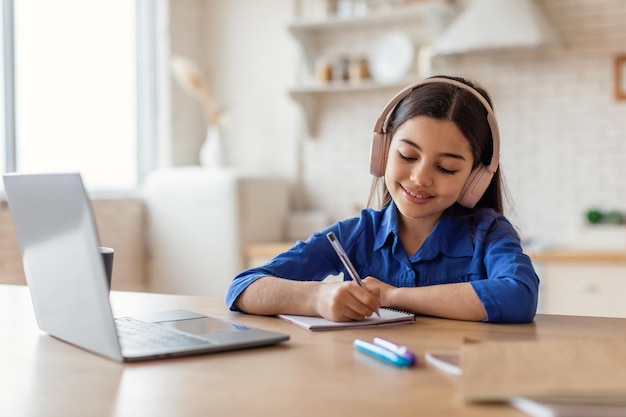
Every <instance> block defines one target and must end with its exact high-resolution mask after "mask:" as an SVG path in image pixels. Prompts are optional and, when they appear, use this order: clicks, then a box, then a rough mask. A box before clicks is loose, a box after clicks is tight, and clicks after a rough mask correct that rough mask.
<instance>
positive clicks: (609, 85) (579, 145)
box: [303, 0, 626, 244]
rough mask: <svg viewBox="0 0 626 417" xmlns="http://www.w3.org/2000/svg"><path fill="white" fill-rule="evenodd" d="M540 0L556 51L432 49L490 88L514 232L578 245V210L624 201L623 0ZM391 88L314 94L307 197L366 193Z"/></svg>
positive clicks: (453, 70)
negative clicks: (448, 52) (315, 120)
mask: <svg viewBox="0 0 626 417" xmlns="http://www.w3.org/2000/svg"><path fill="white" fill-rule="evenodd" d="M541 3H542V6H543V7H544V9H545V11H546V14H547V15H548V16H549V18H550V19H551V21H552V22H553V23H554V25H555V26H556V29H557V30H558V32H559V33H560V34H561V36H562V38H563V41H564V43H565V45H564V47H563V48H562V49H561V50H559V51H549V52H548V51H544V52H540V51H527V52H512V51H511V52H506V53H500V54H483V55H472V56H464V57H457V58H438V59H437V60H436V61H434V68H435V72H436V73H443V74H450V75H461V76H464V77H467V78H471V79H474V80H476V81H478V82H479V83H480V84H482V85H483V86H484V87H486V89H487V90H488V91H489V92H490V94H491V96H492V98H493V100H494V105H495V111H496V115H497V117H498V121H499V125H500V129H501V133H502V159H501V167H502V170H503V174H504V176H505V180H506V181H507V184H508V189H509V193H510V195H511V199H510V210H509V213H508V214H509V216H510V218H511V219H512V220H513V221H514V222H515V224H516V225H517V226H518V227H519V228H520V231H521V232H522V235H523V236H524V237H525V238H532V239H538V240H540V241H544V242H550V243H560V244H576V243H577V239H578V235H579V233H578V232H579V227H580V226H581V225H582V223H583V220H584V218H583V214H584V212H585V211H586V210H587V209H589V208H591V207H600V208H604V209H612V208H616V209H621V210H624V209H625V208H626V101H616V100H615V99H614V98H613V89H614V86H613V60H614V58H615V56H617V55H618V54H625V53H626V23H625V22H626V1H623V0H543V1H541ZM395 92H396V91H395V90H389V91H387V90H385V91H382V92H353V93H350V94H349V95H341V96H338V95H337V96H336V95H333V96H332V97H331V96H329V97H324V98H323V100H322V102H321V103H320V109H321V110H320V116H319V120H320V122H319V135H318V137H317V138H314V139H311V140H308V141H305V143H304V149H303V155H304V156H303V165H304V166H303V178H304V182H305V184H306V190H307V204H308V205H310V206H311V208H316V209H323V210H325V211H326V212H328V214H329V215H330V217H331V218H334V219H340V218H343V217H346V216H351V215H354V206H355V205H357V206H363V205H364V204H365V203H366V200H367V195H368V193H369V186H370V177H369V175H368V174H367V172H368V157H369V144H370V140H371V132H372V128H373V126H374V122H375V120H376V117H378V115H379V113H380V111H381V109H382V107H383V106H384V104H385V103H386V102H387V100H388V99H390V98H391V97H392V96H393V94H395ZM364 121H367V122H366V123H364Z"/></svg>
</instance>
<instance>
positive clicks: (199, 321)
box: [134, 310, 247, 336]
mask: <svg viewBox="0 0 626 417" xmlns="http://www.w3.org/2000/svg"><path fill="white" fill-rule="evenodd" d="M134 317H135V318H137V319H140V320H144V321H149V322H152V323H158V324H160V325H162V326H164V327H169V328H172V329H176V330H178V331H181V332H187V333H192V334H196V335H199V336H210V335H214V334H216V333H228V332H234V331H238V330H246V329H247V327H246V326H243V325H240V324H236V323H230V322H227V321H225V320H222V319H218V318H215V317H208V316H205V315H203V314H198V313H194V312H192V311H187V310H172V311H160V312H157V313H149V314H142V315H139V316H134Z"/></svg>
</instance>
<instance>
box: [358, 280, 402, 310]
mask: <svg viewBox="0 0 626 417" xmlns="http://www.w3.org/2000/svg"><path fill="white" fill-rule="evenodd" d="M363 284H365V287H366V288H367V289H369V290H370V291H371V290H372V289H374V288H378V290H379V291H380V301H381V303H382V305H384V306H390V305H392V303H391V293H392V291H393V290H396V289H397V288H396V287H394V286H393V285H389V284H387V283H385V282H382V281H381V280H379V279H378V278H374V277H370V276H368V277H367V278H365V279H364V280H363Z"/></svg>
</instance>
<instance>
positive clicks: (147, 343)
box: [115, 317, 210, 350]
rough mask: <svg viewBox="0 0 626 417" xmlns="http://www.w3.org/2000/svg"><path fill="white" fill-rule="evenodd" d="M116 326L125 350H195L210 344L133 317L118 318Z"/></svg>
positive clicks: (192, 336)
mask: <svg viewBox="0 0 626 417" xmlns="http://www.w3.org/2000/svg"><path fill="white" fill-rule="evenodd" d="M115 325H116V327H117V333H118V335H119V338H120V344H121V345H122V349H123V350H140V349H153V348H156V347H158V348H169V347H172V348H193V347H200V346H207V345H208V344H210V342H209V341H207V340H205V339H202V338H200V337H196V336H194V335H191V334H188V333H182V332H179V331H177V330H174V329H170V328H167V327H163V326H161V325H158V324H156V323H150V322H147V321H143V320H137V319H134V318H132V317H118V318H116V319H115Z"/></svg>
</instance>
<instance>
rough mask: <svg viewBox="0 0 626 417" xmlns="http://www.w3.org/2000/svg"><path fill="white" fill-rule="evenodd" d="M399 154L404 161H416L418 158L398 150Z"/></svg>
mask: <svg viewBox="0 0 626 417" xmlns="http://www.w3.org/2000/svg"><path fill="white" fill-rule="evenodd" d="M398 156H399V157H400V159H402V160H404V161H415V160H417V158H413V157H410V156H407V155H404V154H403V153H402V152H398Z"/></svg>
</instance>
